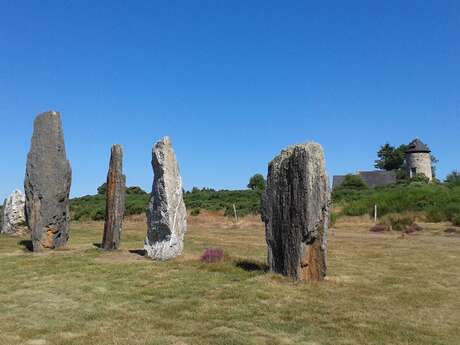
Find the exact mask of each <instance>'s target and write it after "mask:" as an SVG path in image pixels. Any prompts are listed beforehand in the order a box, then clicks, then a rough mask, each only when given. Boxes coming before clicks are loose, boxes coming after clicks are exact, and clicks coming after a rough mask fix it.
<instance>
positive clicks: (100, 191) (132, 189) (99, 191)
mask: <svg viewBox="0 0 460 345" xmlns="http://www.w3.org/2000/svg"><path fill="white" fill-rule="evenodd" d="M106 193H107V183H103V184H101V185H100V186H99V187H98V188H97V194H99V195H105V194H106ZM126 194H131V195H133V194H135V195H145V194H147V192H146V191H144V190H143V189H142V188H141V187H138V186H132V187H128V188H126Z"/></svg>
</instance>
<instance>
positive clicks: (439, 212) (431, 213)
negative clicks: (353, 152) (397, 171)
mask: <svg viewBox="0 0 460 345" xmlns="http://www.w3.org/2000/svg"><path fill="white" fill-rule="evenodd" d="M333 200H334V203H335V205H336V206H340V208H341V209H342V211H341V213H342V214H343V215H347V216H362V215H365V214H369V215H372V214H373V211H374V205H377V206H378V214H379V216H384V215H386V214H390V213H404V212H417V213H422V214H423V215H424V216H425V218H426V220H427V221H430V222H441V221H451V222H453V223H454V224H460V186H458V185H448V184H424V183H411V184H403V185H394V186H389V187H384V188H376V189H367V190H352V189H338V190H336V191H334V193H333Z"/></svg>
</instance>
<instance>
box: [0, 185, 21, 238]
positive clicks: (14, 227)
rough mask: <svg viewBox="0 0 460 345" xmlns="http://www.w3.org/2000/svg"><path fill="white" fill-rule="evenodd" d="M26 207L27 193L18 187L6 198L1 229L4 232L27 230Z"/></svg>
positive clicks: (11, 232) (15, 232)
mask: <svg viewBox="0 0 460 345" xmlns="http://www.w3.org/2000/svg"><path fill="white" fill-rule="evenodd" d="M24 208H25V195H24V194H23V193H22V192H21V191H19V190H17V189H16V190H15V191H14V192H13V193H11V195H10V196H9V197H8V198H7V199H6V200H5V203H4V205H3V223H2V227H1V229H0V232H1V233H2V234H17V233H21V232H23V231H24V230H25V227H26V216H25V213H24Z"/></svg>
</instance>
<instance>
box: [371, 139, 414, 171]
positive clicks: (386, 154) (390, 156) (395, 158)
mask: <svg viewBox="0 0 460 345" xmlns="http://www.w3.org/2000/svg"><path fill="white" fill-rule="evenodd" d="M406 150H407V145H404V144H403V145H399V147H394V146H391V145H390V144H389V143H386V144H385V145H383V146H381V147H380V149H379V151H378V152H377V157H378V159H377V160H376V161H375V164H374V166H375V167H376V168H377V169H382V170H398V169H404V162H405V158H406Z"/></svg>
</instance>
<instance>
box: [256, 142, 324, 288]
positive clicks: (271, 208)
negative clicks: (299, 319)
mask: <svg viewBox="0 0 460 345" xmlns="http://www.w3.org/2000/svg"><path fill="white" fill-rule="evenodd" d="M329 204H330V191H329V185H328V179H327V176H326V169H325V161H324V154H323V149H322V147H321V145H319V144H316V143H307V144H300V145H294V146H291V147H288V148H287V149H285V150H283V151H282V152H281V153H280V154H279V155H278V156H276V157H275V158H274V159H273V160H272V161H271V162H270V164H269V167H268V178H267V188H266V191H265V193H264V194H263V196H262V220H263V221H264V222H265V236H266V241H267V245H268V266H269V268H270V270H271V271H273V272H276V273H280V274H283V275H286V276H290V277H293V278H294V279H296V280H302V281H319V280H323V279H324V277H325V276H326V268H327V228H328V220H329Z"/></svg>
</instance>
